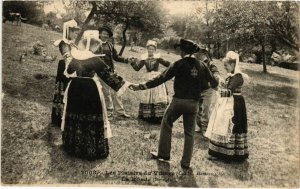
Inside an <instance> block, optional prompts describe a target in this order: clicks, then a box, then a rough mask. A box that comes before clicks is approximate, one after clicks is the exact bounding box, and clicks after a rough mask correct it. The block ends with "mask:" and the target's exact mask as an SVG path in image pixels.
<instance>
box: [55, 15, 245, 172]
mask: <svg viewBox="0 0 300 189" xmlns="http://www.w3.org/2000/svg"><path fill="white" fill-rule="evenodd" d="M78 30H79V27H78V26H77V23H76V21H75V20H71V21H68V22H65V23H64V28H63V38H62V39H61V40H57V41H56V42H55V45H56V46H58V47H59V50H60V53H61V54H62V56H63V60H61V61H59V64H58V71H57V78H56V85H55V94H54V99H53V108H52V123H53V125H56V126H59V127H61V130H62V141H63V149H64V150H65V151H66V152H67V153H68V154H70V155H72V156H76V157H79V158H84V159H88V160H96V159H103V158H106V157H107V156H108V155H109V143H108V139H109V138H110V137H112V132H111V128H110V123H109V119H108V118H109V117H110V116H112V115H113V114H114V112H115V114H116V116H118V117H122V118H126V119H128V118H130V116H129V115H128V114H127V113H126V112H125V110H124V107H123V104H122V94H123V93H124V91H125V90H126V89H130V90H133V91H138V90H143V91H145V93H146V95H145V96H146V98H145V99H143V100H142V101H141V102H140V106H139V113H138V114H139V115H138V117H139V118H140V119H143V120H145V121H149V122H152V123H155V122H161V131H160V138H159V145H158V151H157V152H151V156H152V158H153V159H157V160H161V161H169V160H170V151H171V138H172V127H173V123H174V122H175V121H176V120H177V119H178V118H179V117H181V116H182V118H183V127H184V147H183V155H182V159H181V167H182V168H183V169H189V168H190V162H191V159H192V153H193V145H194V133H195V130H196V131H201V132H202V133H203V135H204V136H205V137H207V138H208V139H209V141H210V142H209V151H208V153H209V155H210V158H215V159H221V160H226V161H244V160H246V159H247V158H248V155H249V152H248V145H247V127H248V126H247V114H246V106H245V101H244V98H243V96H242V95H241V92H242V85H243V82H244V79H245V78H247V75H246V74H244V73H242V72H241V70H240V69H239V56H238V54H237V53H235V52H233V51H230V52H228V53H227V55H226V57H225V58H224V60H223V62H224V66H225V69H226V71H227V72H228V75H229V76H228V78H227V79H225V80H223V79H222V77H221V76H220V74H219V72H218V69H217V67H216V66H215V65H214V64H212V62H211V60H212V59H211V58H210V56H209V53H208V52H207V51H206V49H205V48H202V47H201V46H200V45H198V44H196V43H195V42H193V41H191V40H188V39H180V40H178V43H176V44H174V48H175V49H177V52H178V53H179V54H180V55H181V59H179V60H178V61H176V62H174V63H171V62H169V61H167V60H164V59H163V58H162V57H161V56H160V54H159V53H157V42H156V41H153V40H149V41H148V42H147V44H146V47H147V53H145V54H143V55H142V56H141V58H140V59H137V58H133V57H132V58H124V57H120V56H119V55H118V54H117V52H116V50H115V48H114V45H113V44H112V43H111V42H110V39H111V38H112V37H113V32H112V31H111V29H110V28H109V27H107V26H104V27H100V28H99V29H98V30H86V31H84V33H83V37H82V39H81V41H80V42H79V44H78V45H76V44H75V43H74V42H73V40H72V39H74V38H75V36H76V34H77V31H78ZM178 48H179V50H178ZM114 61H117V62H122V63H126V64H130V65H131V66H132V68H133V69H134V70H136V71H139V70H140V69H141V68H143V67H145V68H146V70H147V74H146V76H147V77H146V79H147V81H146V82H143V83H139V84H133V83H130V82H128V81H126V80H124V79H123V78H122V77H121V76H120V75H118V74H117V73H116V72H115V69H114ZM160 65H163V66H165V67H166V69H165V70H164V71H163V72H162V73H160V72H159V66H160ZM172 78H174V96H173V98H172V100H170V101H169V100H168V94H167V88H166V85H165V84H164V83H165V82H166V81H168V80H170V79H172ZM196 125H198V126H200V128H196Z"/></svg>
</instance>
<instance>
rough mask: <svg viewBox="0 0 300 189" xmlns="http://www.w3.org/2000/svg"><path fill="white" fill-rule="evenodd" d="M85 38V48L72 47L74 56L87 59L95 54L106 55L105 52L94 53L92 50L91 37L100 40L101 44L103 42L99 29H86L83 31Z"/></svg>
mask: <svg viewBox="0 0 300 189" xmlns="http://www.w3.org/2000/svg"><path fill="white" fill-rule="evenodd" d="M83 39H86V46H85V49H84V50H78V49H72V50H71V55H72V57H74V58H75V59H78V60H85V59H88V58H91V57H95V56H105V55H104V54H94V53H93V52H91V51H90V46H91V39H94V40H96V41H99V42H100V44H101V43H102V41H101V40H100V39H99V31H98V30H86V31H85V32H84V33H83Z"/></svg>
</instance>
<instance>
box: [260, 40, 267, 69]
mask: <svg viewBox="0 0 300 189" xmlns="http://www.w3.org/2000/svg"><path fill="white" fill-rule="evenodd" d="M261 51H262V63H263V72H264V73H267V64H266V51H265V41H264V40H263V41H262V43H261Z"/></svg>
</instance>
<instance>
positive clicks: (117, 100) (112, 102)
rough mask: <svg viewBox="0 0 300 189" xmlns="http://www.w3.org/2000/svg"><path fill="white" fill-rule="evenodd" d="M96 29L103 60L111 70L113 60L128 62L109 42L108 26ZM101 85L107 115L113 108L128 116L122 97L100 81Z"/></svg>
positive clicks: (121, 114)
mask: <svg viewBox="0 0 300 189" xmlns="http://www.w3.org/2000/svg"><path fill="white" fill-rule="evenodd" d="M98 30H99V36H100V39H101V41H102V42H103V43H102V47H101V51H102V53H103V54H105V57H104V61H105V63H106V64H107V65H108V66H110V68H111V69H112V71H115V65H114V61H117V62H121V63H125V64H128V62H129V59H128V58H123V57H121V56H119V55H118V53H117V50H116V49H115V48H114V45H113V44H112V43H111V42H110V40H111V39H112V36H113V32H112V31H111V29H110V28H109V27H108V26H102V27H100V28H99V29H98ZM102 85H103V88H104V90H103V93H104V95H105V101H106V106H107V112H108V116H109V117H110V116H112V114H113V111H114V109H115V112H116V114H117V116H118V117H122V118H130V116H129V115H128V114H126V112H125V110H124V106H123V103H122V97H121V96H117V95H116V94H115V93H114V92H113V91H112V90H111V89H110V87H109V86H107V85H106V84H105V83H103V82H102Z"/></svg>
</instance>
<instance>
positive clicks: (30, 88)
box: [3, 76, 55, 106]
mask: <svg viewBox="0 0 300 189" xmlns="http://www.w3.org/2000/svg"><path fill="white" fill-rule="evenodd" d="M20 80H22V81H20V82H21V83H20V84H16V83H3V90H4V93H8V94H9V95H11V96H14V97H16V98H23V99H26V100H28V101H33V102H37V103H40V104H42V105H44V106H47V105H49V102H50V101H52V98H53V93H54V83H55V82H54V78H53V77H51V76H48V78H44V79H42V80H37V79H36V78H35V77H34V76H30V77H28V76H23V77H22V79H20ZM23 83H24V84H23ZM46 86H47V87H46Z"/></svg>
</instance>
